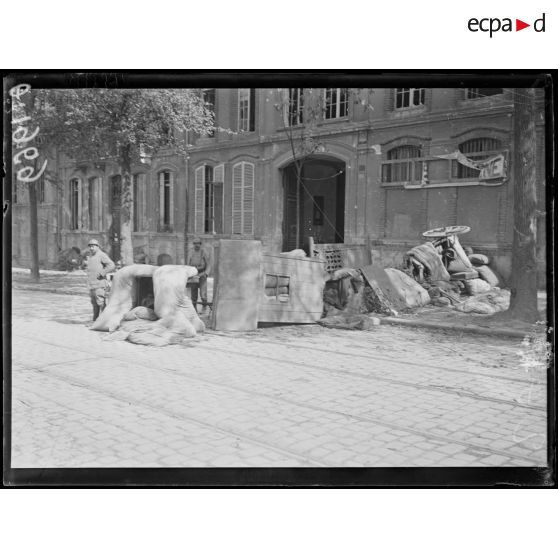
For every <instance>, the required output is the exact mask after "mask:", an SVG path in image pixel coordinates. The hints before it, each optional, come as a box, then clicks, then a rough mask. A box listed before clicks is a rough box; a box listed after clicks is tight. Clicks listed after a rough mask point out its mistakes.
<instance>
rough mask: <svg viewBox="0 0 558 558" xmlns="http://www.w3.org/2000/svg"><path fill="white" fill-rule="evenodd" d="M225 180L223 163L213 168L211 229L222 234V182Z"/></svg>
mask: <svg viewBox="0 0 558 558" xmlns="http://www.w3.org/2000/svg"><path fill="white" fill-rule="evenodd" d="M224 182H225V165H217V166H216V167H215V168H214V169H213V231H214V232H215V233H216V234H223V221H224V220H225V219H224V215H223V208H224V204H223V184H224Z"/></svg>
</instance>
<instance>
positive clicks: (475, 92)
mask: <svg viewBox="0 0 558 558" xmlns="http://www.w3.org/2000/svg"><path fill="white" fill-rule="evenodd" d="M503 92H504V90H503V89H502V88H501V87H500V88H497V87H469V88H467V89H465V98H466V99H482V98H484V97H491V96H492V95H501V94H502V93H503Z"/></svg>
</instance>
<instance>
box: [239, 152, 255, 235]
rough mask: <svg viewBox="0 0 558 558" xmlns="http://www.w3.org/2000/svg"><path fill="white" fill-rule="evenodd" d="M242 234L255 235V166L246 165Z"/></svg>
mask: <svg viewBox="0 0 558 558" xmlns="http://www.w3.org/2000/svg"><path fill="white" fill-rule="evenodd" d="M242 190H243V196H242V197H243V200H242V214H243V219H242V221H243V222H242V233H243V234H254V165H253V164H252V163H244V185H243V189H242Z"/></svg>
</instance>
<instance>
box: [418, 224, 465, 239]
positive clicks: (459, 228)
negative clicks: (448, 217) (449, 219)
mask: <svg viewBox="0 0 558 558" xmlns="http://www.w3.org/2000/svg"><path fill="white" fill-rule="evenodd" d="M470 230H471V227H467V226H466V225H452V226H450V227H438V228H437V229H430V230H429V231H426V232H423V233H422V236H424V237H426V238H443V237H445V236H452V235H459V234H465V233H468V232H469V231H470Z"/></svg>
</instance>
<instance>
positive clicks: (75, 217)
mask: <svg viewBox="0 0 558 558" xmlns="http://www.w3.org/2000/svg"><path fill="white" fill-rule="evenodd" d="M80 200H81V192H80V180H79V178H72V179H71V180H70V229H71V230H73V231H75V230H78V229H79V228H80V226H79V225H80V223H79V222H80V210H79V209H80Z"/></svg>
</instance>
